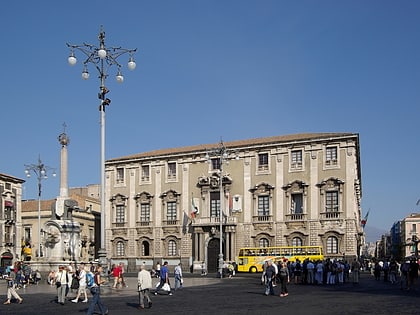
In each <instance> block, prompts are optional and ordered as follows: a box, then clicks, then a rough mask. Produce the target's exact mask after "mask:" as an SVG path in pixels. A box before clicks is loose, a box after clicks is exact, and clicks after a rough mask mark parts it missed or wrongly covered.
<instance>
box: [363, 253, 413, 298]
mask: <svg viewBox="0 0 420 315" xmlns="http://www.w3.org/2000/svg"><path fill="white" fill-rule="evenodd" d="M367 270H368V271H370V273H371V274H372V275H373V276H374V277H375V279H376V280H377V281H380V280H383V281H384V282H389V283H390V284H392V285H394V284H397V285H398V284H399V288H400V289H401V290H407V291H410V290H416V288H417V284H418V278H419V263H418V261H417V260H416V259H415V258H414V257H408V258H406V259H404V260H403V261H402V262H399V261H397V260H395V259H389V260H388V259H383V260H377V261H372V262H368V264H367Z"/></svg>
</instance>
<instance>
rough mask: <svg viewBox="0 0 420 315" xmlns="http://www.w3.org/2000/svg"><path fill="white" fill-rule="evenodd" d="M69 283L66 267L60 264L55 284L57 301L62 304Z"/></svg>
mask: <svg viewBox="0 0 420 315" xmlns="http://www.w3.org/2000/svg"><path fill="white" fill-rule="evenodd" d="M68 284H69V275H68V273H67V269H66V268H65V267H64V266H63V265H60V266H59V267H58V272H57V274H56V276H55V285H56V287H57V303H60V304H61V305H64V302H65V300H66V294H67V290H68Z"/></svg>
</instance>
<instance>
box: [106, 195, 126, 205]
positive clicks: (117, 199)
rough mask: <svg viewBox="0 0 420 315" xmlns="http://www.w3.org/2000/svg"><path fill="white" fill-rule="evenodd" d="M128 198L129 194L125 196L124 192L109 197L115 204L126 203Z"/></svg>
mask: <svg viewBox="0 0 420 315" xmlns="http://www.w3.org/2000/svg"><path fill="white" fill-rule="evenodd" d="M127 199H128V197H127V196H124V195H122V194H116V195H114V196H112V197H111V199H109V201H111V202H112V203H113V204H117V205H121V204H123V205H124V204H125V202H126V200H127Z"/></svg>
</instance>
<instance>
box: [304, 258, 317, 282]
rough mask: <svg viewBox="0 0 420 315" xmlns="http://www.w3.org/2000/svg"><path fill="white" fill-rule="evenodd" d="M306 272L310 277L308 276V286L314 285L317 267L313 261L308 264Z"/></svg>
mask: <svg viewBox="0 0 420 315" xmlns="http://www.w3.org/2000/svg"><path fill="white" fill-rule="evenodd" d="M306 270H307V272H308V276H307V283H308V284H314V281H315V278H314V275H315V265H314V263H313V262H312V260H308V262H307V264H306Z"/></svg>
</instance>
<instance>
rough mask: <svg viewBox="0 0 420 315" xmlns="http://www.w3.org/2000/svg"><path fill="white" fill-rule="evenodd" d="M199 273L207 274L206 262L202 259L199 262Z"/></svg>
mask: <svg viewBox="0 0 420 315" xmlns="http://www.w3.org/2000/svg"><path fill="white" fill-rule="evenodd" d="M201 275H202V276H206V275H207V268H206V262H205V261H203V262H202V263H201Z"/></svg>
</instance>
